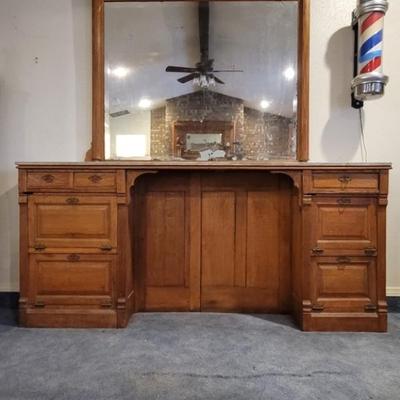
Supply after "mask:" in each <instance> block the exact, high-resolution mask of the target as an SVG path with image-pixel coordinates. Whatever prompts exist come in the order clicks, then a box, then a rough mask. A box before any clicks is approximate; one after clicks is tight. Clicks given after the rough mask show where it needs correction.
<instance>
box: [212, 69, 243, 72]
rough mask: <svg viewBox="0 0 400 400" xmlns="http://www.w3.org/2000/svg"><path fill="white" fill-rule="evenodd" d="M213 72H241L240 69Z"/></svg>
mask: <svg viewBox="0 0 400 400" xmlns="http://www.w3.org/2000/svg"><path fill="white" fill-rule="evenodd" d="M213 72H243V70H241V69H216V70H214V71H213Z"/></svg>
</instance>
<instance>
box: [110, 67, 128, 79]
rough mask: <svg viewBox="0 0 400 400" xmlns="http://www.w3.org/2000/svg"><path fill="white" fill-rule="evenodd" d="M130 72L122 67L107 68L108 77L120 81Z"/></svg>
mask: <svg viewBox="0 0 400 400" xmlns="http://www.w3.org/2000/svg"><path fill="white" fill-rule="evenodd" d="M129 72H130V70H129V68H126V67H123V66H118V67H115V68H113V69H112V68H108V69H107V73H108V74H109V75H112V76H115V77H116V78H119V79H122V78H125V77H126V76H127V75H128V74H129Z"/></svg>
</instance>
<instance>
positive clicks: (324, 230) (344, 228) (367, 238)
mask: <svg viewBox="0 0 400 400" xmlns="http://www.w3.org/2000/svg"><path fill="white" fill-rule="evenodd" d="M312 207H313V239H312V242H311V243H312V246H313V248H317V249H318V253H319V254H323V255H330V254H331V255H336V254H338V255H340V254H344V255H365V254H366V252H368V251H372V252H374V249H376V200H375V199H374V198H354V197H352V198H350V197H337V198H334V197H331V198H317V199H316V200H315V201H314V202H313V205H312Z"/></svg>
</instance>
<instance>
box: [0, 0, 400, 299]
mask: <svg viewBox="0 0 400 400" xmlns="http://www.w3.org/2000/svg"><path fill="white" fill-rule="evenodd" d="M311 2H312V15H311V18H312V19H311V21H312V22H311V88H310V89H311V104H310V106H311V120H310V125H311V144H310V151H311V160H312V161H340V162H346V161H361V153H360V133H359V132H360V130H359V120H358V113H357V111H355V110H353V109H352V108H350V107H349V99H348V95H349V82H350V79H351V75H352V33H351V29H350V28H349V26H348V25H349V23H350V19H351V11H352V9H353V8H354V6H355V3H356V2H355V0H354V1H353V0H352V1H350V0H311ZM90 4H91V1H90V0H18V1H15V0H1V2H0V255H1V256H0V291H6V290H18V210H17V196H16V194H17V190H16V184H17V174H16V171H15V169H14V162H15V161H17V160H25V161H28V160H29V161H64V160H65V161H76V160H82V159H83V157H84V153H85V151H86V150H87V148H88V146H89V141H90V108H91V95H90V79H91V73H90V70H91V65H90V63H91V60H90V18H91V14H90ZM398 19H400V2H399V1H394V0H392V1H390V10H389V13H388V15H387V17H386V32H385V59H384V65H385V72H386V73H387V74H388V75H390V78H391V81H390V84H389V86H388V88H387V94H386V96H385V98H384V99H382V100H379V101H377V102H373V103H369V104H367V105H366V107H365V117H366V144H367V148H368V161H392V162H393V165H394V170H393V171H392V174H391V185H390V190H391V194H390V199H389V200H390V205H389V210H388V211H389V218H388V288H389V289H388V293H389V294H392V295H394V294H396V295H400V246H399V245H398V243H397V240H400V162H398V160H399V161H400V157H399V152H400V129H399V127H400V123H399V122H400V121H399V119H400V111H399V103H400V101H399V100H398V99H396V95H398V94H399V93H400V73H399V72H398V71H399V67H398V64H397V63H400V55H399V53H398V44H399V43H400V30H399V28H398V22H397V20H398ZM35 57H38V59H37V60H35ZM398 168H399V171H398Z"/></svg>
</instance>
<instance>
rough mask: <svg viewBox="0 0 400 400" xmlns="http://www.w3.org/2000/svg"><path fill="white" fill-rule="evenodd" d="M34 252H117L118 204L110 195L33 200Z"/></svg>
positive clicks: (31, 241)
mask: <svg viewBox="0 0 400 400" xmlns="http://www.w3.org/2000/svg"><path fill="white" fill-rule="evenodd" d="M28 208H29V221H30V223H29V247H30V251H32V252H33V251H46V252H61V253H62V252H70V251H71V248H73V249H74V252H115V251H116V245H117V201H116V198H114V197H107V196H104V197H102V196H81V195H78V196H41V195H35V196H31V197H30V198H29V204H28Z"/></svg>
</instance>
